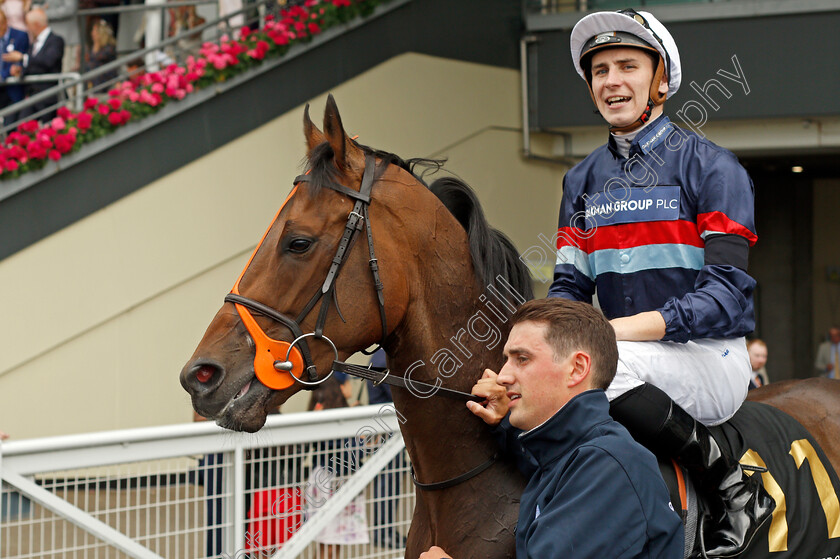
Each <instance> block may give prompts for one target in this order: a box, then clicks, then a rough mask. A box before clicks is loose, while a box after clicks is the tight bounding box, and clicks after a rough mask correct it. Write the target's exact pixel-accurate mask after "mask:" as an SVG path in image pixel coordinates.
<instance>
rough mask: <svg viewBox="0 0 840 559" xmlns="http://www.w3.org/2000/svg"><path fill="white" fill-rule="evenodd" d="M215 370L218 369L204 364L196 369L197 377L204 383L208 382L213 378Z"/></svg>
mask: <svg viewBox="0 0 840 559" xmlns="http://www.w3.org/2000/svg"><path fill="white" fill-rule="evenodd" d="M215 372H216V371H215V369H214V368H213V367H211V366H209V365H203V366H201V367H199V368H198V369H196V370H195V379H196V380H197V381H198V382H200V383H202V384H206V383H208V382H210V379H212V378H213V375H214V374H215Z"/></svg>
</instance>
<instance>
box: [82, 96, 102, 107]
mask: <svg viewBox="0 0 840 559" xmlns="http://www.w3.org/2000/svg"><path fill="white" fill-rule="evenodd" d="M98 104H99V99H97V98H96V97H88V98H87V99H85V109H92V108H94V107H95V106H96V105H98Z"/></svg>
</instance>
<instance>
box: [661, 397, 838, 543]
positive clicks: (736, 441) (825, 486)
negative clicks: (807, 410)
mask: <svg viewBox="0 0 840 559" xmlns="http://www.w3.org/2000/svg"><path fill="white" fill-rule="evenodd" d="M711 430H712V432H713V434H714V437H715V439H716V440H717V441H718V444H720V445H721V446H727V447H728V449H729V450H730V451H731V453H732V455H733V456H738V457H740V463H741V464H742V466H744V467H745V469H748V468H751V469H753V470H754V471H753V473H752V475H760V476H761V478H762V482H763V484H764V488H765V490H767V492H768V493H769V494H770V496H771V497H772V498H773V500H774V501H775V502H776V509H775V511H774V512H773V516H772V518H771V519H770V521H769V522H765V523H764V525H763V526H762V527H761V528H760V529H759V530H758V531H757V532H756V534H755V536H754V537H753V540H752V542H751V543H750V545H749V546H748V547H747V549H746V550H745V551H744V552H743V553H741V554H740V555H738V557H739V558H740V559H758V558H765V559H766V558H769V557H772V558H773V559H822V558H828V557H836V556H837V555H838V554H840V501H838V497H837V496H838V493H839V492H840V478H838V476H837V472H835V471H834V469H833V467H832V466H831V463H830V462H829V460H828V458H827V457H826V456H825V453H824V452H823V450H822V448H820V446H819V444H818V443H817V441H816V440H815V439H814V438H813V437H812V436H811V435H810V433H808V432H807V431H806V430H805V428H804V427H802V425H801V424H799V422H797V421H796V420H795V419H793V418H792V417H791V416H789V415H787V414H786V413H784V412H782V411H781V410H779V409H777V408H774V407H772V406H769V405H767V404H761V403H758V402H744V404H743V405H742V406H741V409H740V410H739V411H738V413H736V414H735V416H734V417H733V418H732V419H730V420H729V421H728V422H726V423H724V424H723V425H720V426H717V427H712V428H711ZM659 468H660V471H661V472H662V477H663V478H664V479H665V484H666V486H667V487H668V491H669V492H670V495H671V502H672V503H673V504H674V507H675V508H676V509H677V510H678V512H680V514H681V515H682V519H683V524H684V526H685V550H684V558H685V559H688V558H701V557H703V552H702V549H701V545H700V529H701V519H702V517H703V514H704V512H705V510H706V509H707V505H706V504H705V502H706V501H705V498H704V496H703V495H702V494H700V493H699V492H698V489H697V487H696V486H695V485H694V484H693V483H692V482H691V479H690V478H689V476H688V473H687V472H686V471H685V469H684V468H682V467H681V466H679V465H678V464H676V463H675V462H672V461H667V460H662V459H660V460H659ZM764 470H766V471H764Z"/></svg>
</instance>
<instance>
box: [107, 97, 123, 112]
mask: <svg viewBox="0 0 840 559" xmlns="http://www.w3.org/2000/svg"><path fill="white" fill-rule="evenodd" d="M108 104H109V105H111V108H112V109H114V110H115V111H116V110H117V109H119V108H120V107H122V99H116V98H113V99H108Z"/></svg>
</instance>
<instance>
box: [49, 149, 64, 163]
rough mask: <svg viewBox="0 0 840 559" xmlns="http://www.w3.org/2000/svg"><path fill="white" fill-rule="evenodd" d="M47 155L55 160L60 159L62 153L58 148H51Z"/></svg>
mask: <svg viewBox="0 0 840 559" xmlns="http://www.w3.org/2000/svg"><path fill="white" fill-rule="evenodd" d="M47 156H48V157H49V158H50V159H52V160H53V161H58V160H59V159H61V154H60V153H58V150H55V149H51V150H50V152H49V153H48V154H47Z"/></svg>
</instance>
